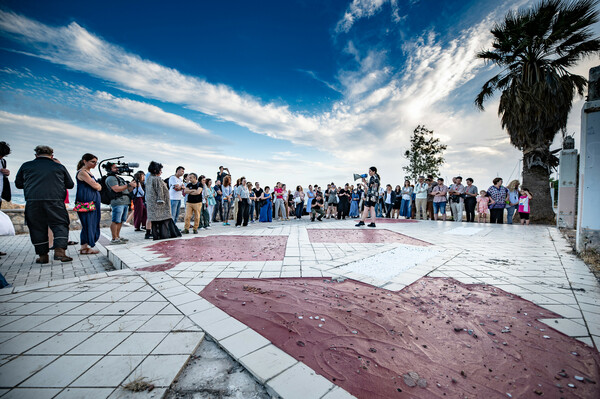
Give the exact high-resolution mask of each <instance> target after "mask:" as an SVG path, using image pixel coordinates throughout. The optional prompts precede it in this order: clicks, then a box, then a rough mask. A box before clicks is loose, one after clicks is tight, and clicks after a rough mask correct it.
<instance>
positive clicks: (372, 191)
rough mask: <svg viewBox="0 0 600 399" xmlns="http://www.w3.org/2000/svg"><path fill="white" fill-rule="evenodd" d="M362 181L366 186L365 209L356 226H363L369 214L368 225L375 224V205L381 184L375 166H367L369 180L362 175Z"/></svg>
mask: <svg viewBox="0 0 600 399" xmlns="http://www.w3.org/2000/svg"><path fill="white" fill-rule="evenodd" d="M362 181H363V183H364V184H365V186H366V187H367V192H366V199H365V210H364V212H363V216H362V219H361V220H360V222H358V223H357V224H356V227H360V226H364V225H365V220H367V216H369V215H370V216H371V223H369V225H368V227H376V226H375V217H376V216H375V205H376V204H377V201H379V186H380V185H381V177H379V174H377V168H376V167H375V166H371V167H370V168H369V181H368V182H367V179H365V178H364V177H363V178H362Z"/></svg>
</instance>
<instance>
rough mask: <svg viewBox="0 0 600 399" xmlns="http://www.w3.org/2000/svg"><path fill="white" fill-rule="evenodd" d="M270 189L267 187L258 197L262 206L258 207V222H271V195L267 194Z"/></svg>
mask: <svg viewBox="0 0 600 399" xmlns="http://www.w3.org/2000/svg"><path fill="white" fill-rule="evenodd" d="M270 190H271V189H270V188H269V186H266V187H265V191H264V192H263V193H262V195H261V196H260V198H259V199H260V202H261V204H262V206H261V207H260V218H259V219H258V221H259V222H272V221H273V210H272V203H271V193H269V191H270Z"/></svg>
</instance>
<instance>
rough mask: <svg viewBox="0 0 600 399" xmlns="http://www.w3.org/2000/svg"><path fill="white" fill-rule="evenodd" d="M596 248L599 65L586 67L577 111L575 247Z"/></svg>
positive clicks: (599, 230) (599, 228) (599, 220)
mask: <svg viewBox="0 0 600 399" xmlns="http://www.w3.org/2000/svg"><path fill="white" fill-rule="evenodd" d="M592 248H594V249H599V248H600V66H598V67H595V68H592V69H590V79H589V94H588V101H587V102H586V103H585V104H584V106H583V109H582V111H581V157H580V166H579V207H578V213H577V250H578V251H583V250H585V249H592Z"/></svg>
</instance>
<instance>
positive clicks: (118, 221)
mask: <svg viewBox="0 0 600 399" xmlns="http://www.w3.org/2000/svg"><path fill="white" fill-rule="evenodd" d="M105 168H106V170H107V171H108V177H107V178H106V186H107V187H108V189H109V190H110V191H112V192H113V194H112V195H111V197H112V199H111V201H110V208H111V210H112V223H111V224H110V233H111V235H112V240H111V241H110V243H111V244H113V245H117V244H125V243H126V242H127V241H129V240H128V239H127V238H122V237H121V227H123V223H124V222H125V221H126V220H127V213H128V210H129V204H130V203H131V198H130V197H129V194H130V193H131V192H132V191H133V189H134V188H136V187H137V184H136V182H135V181H132V182H130V183H127V182H126V181H125V179H123V178H122V177H121V176H119V175H118V173H119V167H118V165H117V164H115V163H111V162H108V163H107V164H106V166H105Z"/></svg>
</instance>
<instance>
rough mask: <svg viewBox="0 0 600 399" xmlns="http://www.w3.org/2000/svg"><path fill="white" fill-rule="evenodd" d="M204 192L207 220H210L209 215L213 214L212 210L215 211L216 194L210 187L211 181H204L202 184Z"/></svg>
mask: <svg viewBox="0 0 600 399" xmlns="http://www.w3.org/2000/svg"><path fill="white" fill-rule="evenodd" d="M204 189H205V190H204V192H203V194H204V193H205V194H206V203H207V206H206V211H207V212H208V219H209V220H211V219H210V218H211V215H212V214H213V209H215V205H216V204H217V200H216V193H215V190H214V188H213V187H212V179H206V181H205V184H204Z"/></svg>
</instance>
